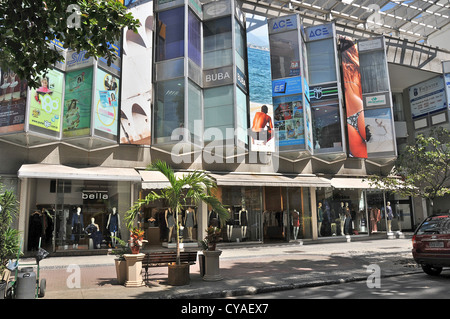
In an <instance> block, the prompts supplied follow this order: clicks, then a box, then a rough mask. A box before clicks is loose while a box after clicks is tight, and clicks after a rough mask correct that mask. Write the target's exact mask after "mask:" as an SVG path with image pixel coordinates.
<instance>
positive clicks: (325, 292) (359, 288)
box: [229, 270, 450, 300]
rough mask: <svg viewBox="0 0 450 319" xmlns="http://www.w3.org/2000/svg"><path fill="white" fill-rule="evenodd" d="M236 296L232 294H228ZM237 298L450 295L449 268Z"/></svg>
mask: <svg viewBox="0 0 450 319" xmlns="http://www.w3.org/2000/svg"><path fill="white" fill-rule="evenodd" d="M229 299H235V298H229ZM239 299H289V300H292V299H450V270H444V271H443V272H442V274H441V275H440V276H436V277H433V276H429V275H426V274H425V273H417V274H411V275H401V276H394V277H387V278H380V280H379V282H377V281H375V280H371V279H369V281H367V280H366V281H355V282H349V283H342V284H334V285H327V286H321V287H311V288H301V289H291V290H284V291H278V292H272V293H267V294H259V295H253V296H251V295H248V296H240V297H239Z"/></svg>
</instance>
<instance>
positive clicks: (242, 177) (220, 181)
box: [210, 173, 331, 187]
mask: <svg viewBox="0 0 450 319" xmlns="http://www.w3.org/2000/svg"><path fill="white" fill-rule="evenodd" d="M210 175H211V177H213V178H215V179H216V181H217V185H219V186H286V187H330V186H331V184H330V182H329V181H327V180H326V179H323V178H320V177H317V176H314V175H292V176H290V175H270V174H232V173H229V174H215V173H214V174H210Z"/></svg>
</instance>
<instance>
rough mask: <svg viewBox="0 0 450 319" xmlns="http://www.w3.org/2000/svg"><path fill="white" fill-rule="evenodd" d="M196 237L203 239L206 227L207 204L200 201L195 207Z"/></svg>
mask: <svg viewBox="0 0 450 319" xmlns="http://www.w3.org/2000/svg"><path fill="white" fill-rule="evenodd" d="M197 224H198V227H197V238H198V240H199V241H200V240H203V238H205V236H206V231H205V230H206V228H207V227H208V205H207V204H205V203H203V202H201V203H200V204H199V206H198V209H197Z"/></svg>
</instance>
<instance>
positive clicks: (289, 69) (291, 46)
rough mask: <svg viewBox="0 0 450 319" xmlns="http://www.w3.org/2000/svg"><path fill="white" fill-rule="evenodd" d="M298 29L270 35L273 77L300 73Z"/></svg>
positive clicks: (284, 76) (277, 77) (278, 77)
mask: <svg viewBox="0 0 450 319" xmlns="http://www.w3.org/2000/svg"><path fill="white" fill-rule="evenodd" d="M297 32H298V31H297V30H293V31H288V32H283V33H276V34H271V35H270V64H271V66H272V79H280V78H286V77H291V76H299V75H301V74H300V49H299V43H298V34H297Z"/></svg>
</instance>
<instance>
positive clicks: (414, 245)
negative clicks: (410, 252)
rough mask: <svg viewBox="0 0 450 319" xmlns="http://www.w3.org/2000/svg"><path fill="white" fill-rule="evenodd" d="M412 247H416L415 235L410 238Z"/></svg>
mask: <svg viewBox="0 0 450 319" xmlns="http://www.w3.org/2000/svg"><path fill="white" fill-rule="evenodd" d="M412 245H413V248H416V245H417V240H416V235H414V236H413V237H412Z"/></svg>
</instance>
